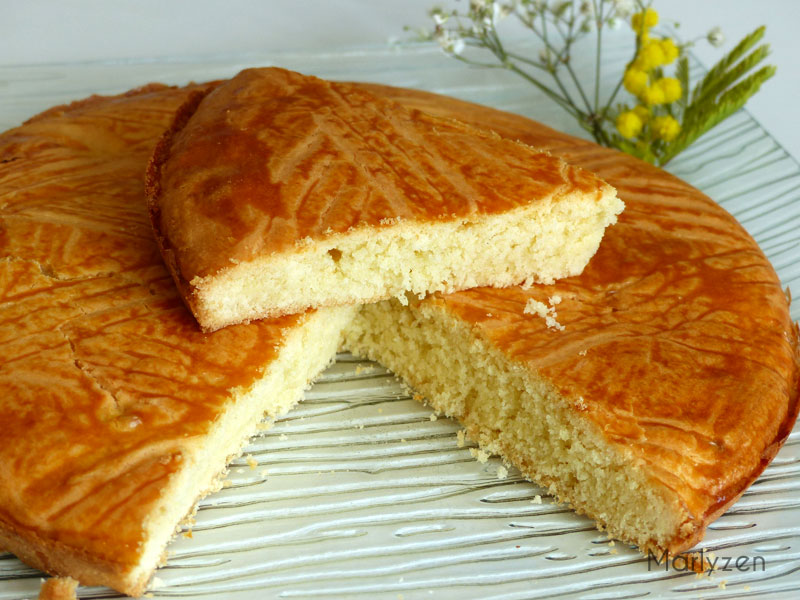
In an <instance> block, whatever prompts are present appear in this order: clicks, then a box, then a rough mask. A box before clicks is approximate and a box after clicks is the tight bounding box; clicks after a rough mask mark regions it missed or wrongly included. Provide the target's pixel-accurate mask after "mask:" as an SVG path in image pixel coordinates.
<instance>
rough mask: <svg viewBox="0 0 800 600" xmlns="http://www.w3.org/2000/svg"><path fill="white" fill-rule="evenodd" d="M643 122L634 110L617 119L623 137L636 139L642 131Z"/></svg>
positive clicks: (627, 111) (621, 114)
mask: <svg viewBox="0 0 800 600" xmlns="http://www.w3.org/2000/svg"><path fill="white" fill-rule="evenodd" d="M643 125H644V123H642V120H641V119H640V118H639V116H638V115H637V114H636V113H635V112H633V111H632V110H626V111H625V112H623V113H620V114H619V116H618V117H617V129H618V130H619V132H620V134H621V135H622V137H625V138H628V139H630V138H634V137H636V136H637V135H639V133H640V132H641V131H642V126H643Z"/></svg>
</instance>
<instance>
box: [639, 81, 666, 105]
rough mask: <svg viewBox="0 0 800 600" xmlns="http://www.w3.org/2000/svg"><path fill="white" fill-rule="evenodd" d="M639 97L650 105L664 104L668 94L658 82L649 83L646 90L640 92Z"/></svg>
mask: <svg viewBox="0 0 800 600" xmlns="http://www.w3.org/2000/svg"><path fill="white" fill-rule="evenodd" d="M639 99H640V100H641V101H642V102H644V103H645V104H647V105H649V106H653V105H656V104H664V102H666V96H665V95H664V90H663V89H661V86H660V85H658V84H653V85H648V86H647V87H646V88H645V89H644V91H643V92H642V93H641V94H639Z"/></svg>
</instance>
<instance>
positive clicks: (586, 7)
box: [580, 0, 594, 17]
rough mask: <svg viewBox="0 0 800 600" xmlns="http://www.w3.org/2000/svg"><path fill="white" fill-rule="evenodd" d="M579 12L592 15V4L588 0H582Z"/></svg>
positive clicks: (588, 15)
mask: <svg viewBox="0 0 800 600" xmlns="http://www.w3.org/2000/svg"><path fill="white" fill-rule="evenodd" d="M580 11H581V14H582V15H584V16H587V17H593V16H594V4H592V2H591V1H590V0H583V2H581V7H580Z"/></svg>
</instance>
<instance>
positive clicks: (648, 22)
mask: <svg viewBox="0 0 800 600" xmlns="http://www.w3.org/2000/svg"><path fill="white" fill-rule="evenodd" d="M656 25H658V13H657V12H656V11H655V10H653V9H652V8H648V9H647V10H645V11H644V12H638V13H636V14H634V15H633V16H632V17H631V27H633V29H634V31H636V32H637V33H639V32H640V31H642V29H644V30H647V29H650V28H651V27H655V26H656Z"/></svg>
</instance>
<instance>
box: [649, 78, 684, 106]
mask: <svg viewBox="0 0 800 600" xmlns="http://www.w3.org/2000/svg"><path fill="white" fill-rule="evenodd" d="M654 85H657V86H658V87H659V88H661V91H662V92H664V102H667V103H669V102H675V101H676V100H679V99H680V97H681V94H682V93H683V90H682V89H681V82H680V81H678V80H677V79H676V78H675V77H662V78H661V79H659V80H658V81H656V82H655V84H654Z"/></svg>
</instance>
